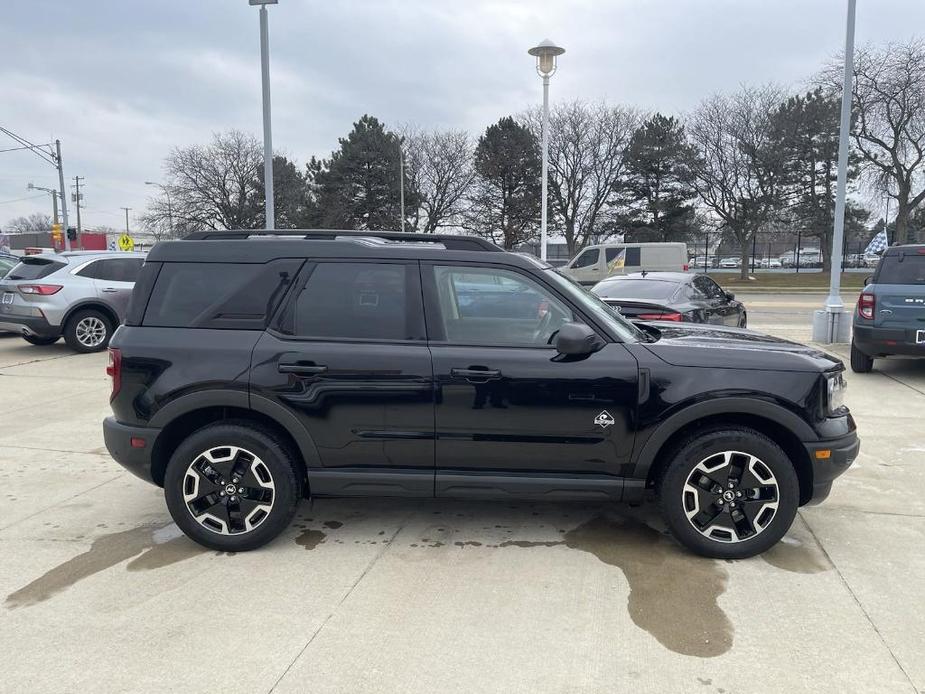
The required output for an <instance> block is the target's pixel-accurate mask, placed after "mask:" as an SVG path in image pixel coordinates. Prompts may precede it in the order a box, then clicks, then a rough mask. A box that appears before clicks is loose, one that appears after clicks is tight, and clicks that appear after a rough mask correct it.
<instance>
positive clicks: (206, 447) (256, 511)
mask: <svg viewBox="0 0 925 694" xmlns="http://www.w3.org/2000/svg"><path fill="white" fill-rule="evenodd" d="M299 470H300V467H299V465H298V463H297V459H296V456H295V455H294V453H293V452H292V451H290V450H289V448H288V446H286V445H284V444H282V443H280V442H279V441H278V440H276V438H275V436H274V434H273V432H271V431H269V430H267V429H265V428H263V427H260V426H259V425H255V424H253V423H252V422H247V421H244V420H230V421H226V422H221V423H217V424H210V425H208V426H205V427H203V428H202V429H199V430H197V431H195V432H193V433H192V434H190V435H189V436H188V437H187V438H186V439H184V441H183V442H182V443H181V444H180V445H179V446H178V447H177V449H176V450H175V451H174V453H173V455H172V456H171V457H170V462H169V463H168V465H167V472H166V475H165V477H164V498H165V499H166V501H167V508H168V509H169V511H170V515H171V517H172V518H173V520H174V522H175V523H176V524H177V525H178V526H179V527H180V529H181V530H182V531H183V532H184V533H185V534H186V535H187V537H189V538H190V539H191V540H193V541H194V542H197V543H199V544H200V545H202V546H204V547H208V548H209V549H214V550H219V551H223V552H247V551H249V550H252V549H257V548H258V547H262V546H263V545H265V544H267V543H268V542H270V541H271V540H272V539H273V538H275V537H276V536H277V535H279V534H280V533H281V532H282V531H283V530H285V529H286V528H287V527H288V526H289V523H290V522H291V521H292V518H293V516H294V515H295V512H296V509H297V507H298V504H299V499H300V498H301V483H300V480H301V473H300V472H299ZM213 473H214V474H213ZM232 474H234V475H235V477H232V478H231V479H225V478H226V476H228V477H230V476H231V475H232ZM210 477H212V479H211V480H210ZM234 479H237V480H238V484H239V485H242V486H239V487H238V489H241V488H242V487H243V488H245V489H246V491H245V492H244V494H243V495H242V494H241V493H240V492H238V491H236V490H234V486H235V485H234V484H233V483H232V482H233V480H234ZM203 484H207V485H209V487H208V488H207V489H211V490H212V491H210V492H208V493H203V488H202V485H203ZM226 490H227V491H226ZM230 499H235V501H234V502H232V501H230ZM188 502H189V503H188ZM194 509H195V510H194ZM197 511H198V516H197V515H194V514H196V513H197ZM197 518H198V519H197Z"/></svg>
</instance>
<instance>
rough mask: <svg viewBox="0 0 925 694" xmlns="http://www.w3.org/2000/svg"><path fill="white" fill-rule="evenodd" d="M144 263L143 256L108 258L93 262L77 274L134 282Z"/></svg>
mask: <svg viewBox="0 0 925 694" xmlns="http://www.w3.org/2000/svg"><path fill="white" fill-rule="evenodd" d="M143 264H144V260H143V259H142V258H107V259H104V260H97V261H96V262H95V263H91V264H90V265H88V266H87V267H85V268H84V269H83V270H81V271H80V272H78V273H77V274H79V275H80V276H81V277H92V278H94V279H99V280H105V281H109V282H134V281H135V280H136V279H138V273H139V272H140V271H141V266H142V265H143Z"/></svg>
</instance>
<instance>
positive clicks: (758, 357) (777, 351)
mask: <svg viewBox="0 0 925 694" xmlns="http://www.w3.org/2000/svg"><path fill="white" fill-rule="evenodd" d="M646 325H648V326H651V329H655V330H657V331H658V332H659V339H658V340H657V341H655V342H651V343H646V345H645V346H646V348H647V349H648V350H649V351H650V352H652V353H653V354H655V355H656V356H658V357H659V358H660V359H663V360H664V361H666V362H668V363H669V364H674V365H675V366H702V367H710V368H718V369H766V370H771V371H808V372H815V373H820V372H823V371H831V370H833V369H835V370H837V369H842V368H844V365H843V364H842V362H841V360H840V359H837V358H835V357H833V356H831V355H829V354H826V353H825V352H823V351H822V350H819V349H816V348H814V347H808V346H806V345H801V344H799V343H798V342H791V341H789V340H783V339H781V338H779V337H772V336H771V335H764V334H763V333H759V332H755V331H753V330H742V329H740V328H726V327H722V326H717V325H701V324H697V323H647V324H646Z"/></svg>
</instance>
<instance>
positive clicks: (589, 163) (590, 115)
mask: <svg viewBox="0 0 925 694" xmlns="http://www.w3.org/2000/svg"><path fill="white" fill-rule="evenodd" d="M542 118H543V113H542V111H541V110H540V109H539V108H538V107H537V108H534V109H531V110H529V111H527V113H525V114H524V115H523V116H522V117H521V119H522V120H523V121H524V123H525V124H526V125H527V127H528V128H530V130H531V132H533V134H534V135H535V136H536V138H537V139H538V140H541V139H542V133H543V128H542V124H543V120H542ZM640 120H641V118H640V115H639V113H638V112H637V111H636V110H634V109H632V108H628V107H624V106H607V105H606V104H604V103H587V102H585V101H581V100H576V101H570V102H566V103H561V104H557V105H556V106H554V107H553V109H552V110H551V112H550V114H549V200H550V207H551V210H550V211H551V212H552V215H551V216H552V221H553V224H554V225H555V226H556V227H558V228H559V229H560V230H561V232H562V235H563V236H564V237H565V242H566V245H567V246H568V252H569V255H570V256H571V255H574V254H575V252H577V251H578V250H579V249H581V248H582V247H583V246H585V245H587V244H588V242H589V241H590V240H591V237H592V236H594V237H595V238H600V237H602V236H603V235H606V234H607V233H608V232H612V227H608V225H607V222H608V221H609V218H608V215H609V211H610V207H609V206H608V204H607V203H608V202H609V201H610V199H611V196H612V194H613V191H614V187H615V185H616V183H617V181H618V180H619V179H620V176H621V175H622V174H623V170H624V168H625V166H626V156H625V153H626V147H627V145H628V143H629V140H630V138H631V137H632V135H633V132H634V131H635V130H636V128H637V127H638V125H639V122H640Z"/></svg>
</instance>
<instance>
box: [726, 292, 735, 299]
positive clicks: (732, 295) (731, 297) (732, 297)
mask: <svg viewBox="0 0 925 694" xmlns="http://www.w3.org/2000/svg"><path fill="white" fill-rule="evenodd" d="M725 294H726V298H727V299H728V300H729V301H732V300H733V299H735V298H736V295H735V294H733V293H732V292H725Z"/></svg>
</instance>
